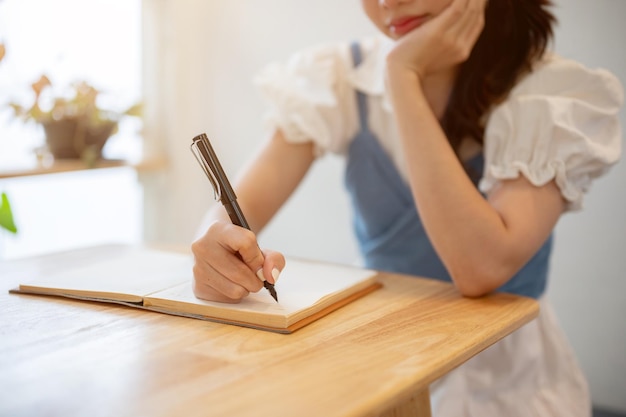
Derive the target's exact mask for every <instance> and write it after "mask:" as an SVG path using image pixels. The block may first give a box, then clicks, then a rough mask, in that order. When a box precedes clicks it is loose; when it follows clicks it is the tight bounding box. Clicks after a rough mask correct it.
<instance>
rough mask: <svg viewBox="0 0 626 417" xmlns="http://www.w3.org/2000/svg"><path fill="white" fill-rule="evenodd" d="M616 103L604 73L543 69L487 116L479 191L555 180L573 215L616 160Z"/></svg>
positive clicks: (617, 90) (614, 82)
mask: <svg viewBox="0 0 626 417" xmlns="http://www.w3.org/2000/svg"><path fill="white" fill-rule="evenodd" d="M623 100H624V92H623V89H622V86H621V84H620V82H619V81H618V79H617V78H616V77H615V76H613V75H612V74H611V73H609V72H608V71H605V70H602V69H594V70H592V69H588V68H586V67H584V66H583V65H581V64H579V63H576V62H574V61H569V60H565V59H562V58H558V57H553V58H551V59H550V60H548V61H547V62H545V63H543V64H542V66H541V67H539V68H537V69H536V70H535V71H534V72H533V73H531V74H530V75H528V76H527V77H526V78H525V79H524V80H522V81H521V82H520V83H519V84H518V86H516V87H515V88H514V89H513V91H511V94H510V95H509V98H508V99H507V100H506V101H505V102H503V103H502V104H500V105H499V106H497V107H496V108H495V109H494V110H493V112H492V113H491V115H490V116H489V119H488V122H487V126H486V130H485V150H484V153H485V170H484V176H483V178H482V179H481V182H480V189H481V191H483V192H485V193H487V192H489V191H490V190H491V189H492V188H493V187H494V186H495V185H496V184H497V183H498V182H499V181H501V180H505V179H513V178H517V177H518V176H519V175H520V174H522V175H524V176H525V177H526V178H527V179H528V180H529V181H530V182H531V183H532V184H534V185H536V186H541V185H544V184H546V183H548V182H550V181H552V180H553V179H554V180H555V181H556V184H557V186H558V187H559V189H560V190H561V194H562V195H563V197H564V198H565V200H566V201H567V209H568V210H578V209H580V208H581V207H582V201H583V196H584V193H585V192H586V191H587V190H588V189H589V187H590V185H591V182H592V180H593V179H594V178H597V177H599V176H601V175H602V174H604V173H605V172H606V171H607V170H608V169H609V168H610V167H611V166H612V165H613V164H615V163H616V162H617V161H618V160H619V158H620V155H621V141H622V138H621V129H620V123H619V111H620V109H621V106H622V104H623Z"/></svg>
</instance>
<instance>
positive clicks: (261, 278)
mask: <svg viewBox="0 0 626 417" xmlns="http://www.w3.org/2000/svg"><path fill="white" fill-rule="evenodd" d="M256 276H257V277H259V279H260V280H261V281H265V277H264V276H263V268H260V269H259V270H258V271H256Z"/></svg>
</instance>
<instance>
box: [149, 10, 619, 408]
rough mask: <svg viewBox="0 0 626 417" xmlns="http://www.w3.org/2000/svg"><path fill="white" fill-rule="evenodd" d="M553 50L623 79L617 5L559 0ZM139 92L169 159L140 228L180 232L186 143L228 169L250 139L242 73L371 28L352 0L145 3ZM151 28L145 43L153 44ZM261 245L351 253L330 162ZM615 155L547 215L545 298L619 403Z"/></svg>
mask: <svg viewBox="0 0 626 417" xmlns="http://www.w3.org/2000/svg"><path fill="white" fill-rule="evenodd" d="M561 3H562V6H561V8H560V9H559V11H558V13H559V15H560V16H561V17H562V26H561V27H560V28H559V30H558V36H559V37H560V40H559V42H558V43H557V49H558V50H559V51H561V52H563V53H564V54H567V55H569V56H572V57H574V58H578V59H581V60H582V61H584V62H588V63H590V64H599V65H603V66H606V67H608V68H610V69H611V70H613V71H614V72H615V73H616V74H618V75H619V77H620V78H621V79H622V80H626V63H625V62H624V56H625V55H626V54H625V51H624V49H623V46H622V45H621V44H620V42H621V41H622V40H623V39H626V36H625V33H624V29H622V28H621V27H622V26H621V25H620V24H619V23H618V20H619V18H620V17H621V16H626V7H625V6H626V2H623V1H619V0H602V1H594V2H589V1H585V0H561ZM144 14H145V15H146V16H147V18H148V19H147V21H146V23H147V26H146V29H145V34H146V37H147V38H146V39H148V41H149V42H148V44H147V45H146V49H145V52H144V54H145V55H144V58H145V59H146V62H147V65H146V69H145V73H144V75H145V76H146V93H147V95H148V97H149V98H152V99H153V100H156V103H157V105H154V101H153V102H152V103H153V104H152V106H154V107H149V108H148V109H147V115H148V118H149V120H148V121H147V123H146V125H147V126H149V127H150V126H151V128H149V129H148V130H147V132H146V135H147V137H148V140H149V141H150V142H151V146H152V148H154V149H156V150H159V149H160V148H163V147H164V148H165V149H166V150H167V152H168V154H169V156H170V158H171V160H170V162H171V166H170V169H169V172H168V173H166V175H162V176H160V177H159V178H146V184H148V185H149V186H148V188H147V192H146V194H147V201H146V204H145V206H146V209H147V210H148V212H147V220H146V236H147V238H148V239H149V240H161V241H169V242H173V243H189V242H191V240H192V239H193V236H194V234H195V231H196V227H197V225H198V224H199V222H200V220H201V217H202V214H203V213H204V211H205V209H206V208H207V207H209V205H210V204H213V202H212V190H211V189H210V186H209V184H208V182H207V180H206V178H205V177H204V174H202V173H201V171H200V169H199V167H198V166H197V165H196V162H195V160H194V159H193V157H192V155H191V153H190V152H189V146H188V145H189V142H190V140H191V138H192V137H193V136H194V135H196V134H198V133H200V132H206V133H207V134H208V135H209V137H211V138H212V140H213V141H214V146H215V147H216V148H217V149H216V151H217V152H218V154H219V155H220V157H221V159H222V163H223V165H224V168H225V170H226V171H227V173H230V174H231V175H234V174H235V173H236V172H237V171H238V169H239V168H240V167H241V166H242V165H243V164H244V163H245V161H246V160H247V159H248V158H250V157H251V155H252V154H253V152H254V149H255V148H256V147H257V146H258V144H259V143H260V141H261V140H263V139H264V132H263V126H262V121H261V119H262V115H263V111H264V107H263V102H262V101H261V99H260V96H259V95H258V94H257V92H256V90H255V89H254V87H253V85H252V83H251V80H252V77H253V75H254V74H255V73H256V72H257V71H258V70H259V69H260V68H261V67H262V66H263V65H265V64H267V63H268V62H270V61H272V60H276V59H281V60H282V59H285V58H286V57H288V56H289V54H291V53H293V52H294V51H296V50H297V49H299V48H301V47H304V46H308V45H312V44H314V43H318V42H324V41H330V40H351V39H354V38H356V37H358V36H360V35H363V34H367V33H370V32H371V28H370V26H369V23H368V22H367V21H366V20H365V18H364V17H363V16H362V14H361V13H360V11H359V2H357V1H356V0H354V1H336V0H316V1H306V0H230V1H227V2H226V1H220V2H218V1H206V0H175V1H174V0H148V1H146V2H144ZM154 39H158V41H154ZM318 165H319V166H317V167H316V168H314V170H313V172H311V175H309V177H308V178H307V180H306V182H305V184H304V185H303V186H302V187H301V189H300V190H299V191H298V192H297V194H296V195H295V196H294V198H292V200H291V201H290V202H289V203H288V205H287V207H285V209H284V210H283V211H282V212H281V213H280V215H279V217H278V220H279V221H276V222H274V223H272V224H270V226H269V227H268V229H267V230H266V231H265V232H264V233H263V234H262V235H261V237H260V239H261V244H262V245H263V246H267V247H272V248H275V249H279V250H282V251H283V252H285V253H288V254H295V255H302V256H310V257H317V258H321V259H328V260H336V261H340V262H352V261H353V260H354V259H355V258H356V257H357V252H356V248H355V244H354V241H353V238H352V235H351V226H350V220H349V219H350V215H349V209H348V202H347V199H346V197H345V195H344V194H343V185H342V184H343V183H342V171H341V169H342V163H341V161H338V160H335V159H327V160H323V161H321V162H320V163H319V164H318ZM624 169H625V168H624V164H622V165H620V166H618V167H617V168H616V169H615V170H614V171H613V172H612V173H611V175H610V176H608V177H606V178H604V179H602V180H601V181H599V182H598V183H597V184H596V185H595V187H594V188H593V190H592V192H591V194H590V196H589V198H588V200H587V204H586V205H587V210H586V211H585V212H583V213H580V214H572V215H567V216H566V217H565V218H564V219H563V221H562V222H561V223H560V224H559V226H558V231H557V243H556V253H555V259H554V265H553V275H554V276H553V282H552V285H551V288H550V295H551V296H552V298H553V299H554V303H555V305H556V309H557V313H558V315H559V317H560V318H561V321H562V322H563V325H564V326H565V329H566V331H567V334H568V335H569V337H570V338H571V340H572V342H573V344H574V347H575V349H576V351H577V353H578V355H579V357H580V359H581V361H582V364H583V367H584V369H585V371H586V373H587V375H588V376H589V379H590V382H591V387H592V391H593V396H594V400H595V402H596V403H597V404H600V405H602V406H605V407H609V408H614V409H621V410H625V411H626V396H624V395H623V394H624V393H626V388H625V387H626V334H625V333H626V326H625V325H624V318H625V317H626V311H625V303H624V302H623V300H624V296H623V294H624V293H625V292H626V284H625V282H626V281H625V280H622V279H620V278H621V276H622V274H623V271H625V270H626V264H625V258H626V256H624V255H626V253H624V249H623V248H624V247H626V241H625V236H626V233H625V232H626V229H625V227H626V221H625V220H624V219H623V218H622V216H623V215H624V213H626V210H625V208H626V201H625V196H624V192H623V190H625V189H626V186H625V179H626V176H625V175H624Z"/></svg>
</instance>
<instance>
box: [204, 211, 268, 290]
mask: <svg viewBox="0 0 626 417" xmlns="http://www.w3.org/2000/svg"><path fill="white" fill-rule="evenodd" d="M192 252H193V254H194V257H195V264H194V269H193V273H194V293H195V294H196V296H198V297H199V298H204V299H209V300H213V301H226V302H237V301H239V300H241V299H242V298H244V297H245V296H247V295H248V294H249V293H250V292H257V291H259V290H260V289H261V288H262V287H263V283H262V282H261V280H259V278H258V276H257V275H256V271H258V270H259V269H261V268H263V264H264V256H263V253H262V252H261V250H260V249H259V247H258V245H257V243H256V237H255V235H254V233H252V232H251V231H249V230H247V229H243V228H240V227H238V226H234V225H232V224H228V223H225V222H216V223H214V224H212V225H211V226H210V227H209V230H208V231H207V233H206V234H205V235H204V236H203V237H201V238H200V239H199V240H197V241H196V242H194V243H193V244H192Z"/></svg>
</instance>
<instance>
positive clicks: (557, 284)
mask: <svg viewBox="0 0 626 417" xmlns="http://www.w3.org/2000/svg"><path fill="white" fill-rule="evenodd" d="M557 4H558V6H559V7H558V8H557V9H556V12H557V16H558V17H559V18H560V20H561V24H560V25H559V27H558V28H557V32H556V39H557V42H556V49H557V51H558V52H559V53H561V54H562V55H565V56H568V57H572V58H575V59H578V60H580V61H581V62H583V63H585V64H587V65H590V66H601V67H605V68H607V69H609V70H611V71H612V72H613V73H614V74H615V75H617V76H618V77H619V79H620V80H621V81H622V84H623V85H624V86H626V47H625V46H624V40H625V39H626V27H625V26H624V24H623V19H624V17H626V2H625V1H621V0H602V1H598V0H595V1H588V0H559V1H558V3H557ZM621 120H622V126H623V127H626V112H625V111H624V110H622V113H621ZM624 131H625V132H626V130H624ZM625 191H626V162H624V161H622V162H620V163H618V164H617V165H616V166H615V167H614V169H613V170H612V171H611V172H610V174H609V175H607V176H606V177H604V178H602V179H600V180H598V181H597V182H596V183H595V184H594V185H593V188H592V189H591V192H590V193H589V195H588V198H587V199H586V202H585V208H584V210H583V211H582V212H580V213H575V214H567V215H565V216H564V217H563V218H562V220H561V221H560V223H559V225H558V226H557V231H556V246H555V254H554V261H553V266H552V278H551V279H552V282H551V286H550V290H549V295H550V297H551V299H552V300H553V303H554V305H555V308H556V311H557V314H558V316H559V318H560V320H561V323H562V325H563V326H564V328H565V331H566V332H567V335H568V336H569V338H570V341H571V342H572V344H573V346H574V349H575V351H576V353H577V354H578V357H579V359H580V362H581V364H582V367H583V370H584V371H585V373H586V374H587V377H588V378H589V383H590V385H591V390H592V394H593V398H594V401H595V402H596V403H597V404H600V405H602V406H605V407H607V408H609V409H615V410H621V411H626V279H625V278H626V192H625Z"/></svg>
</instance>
